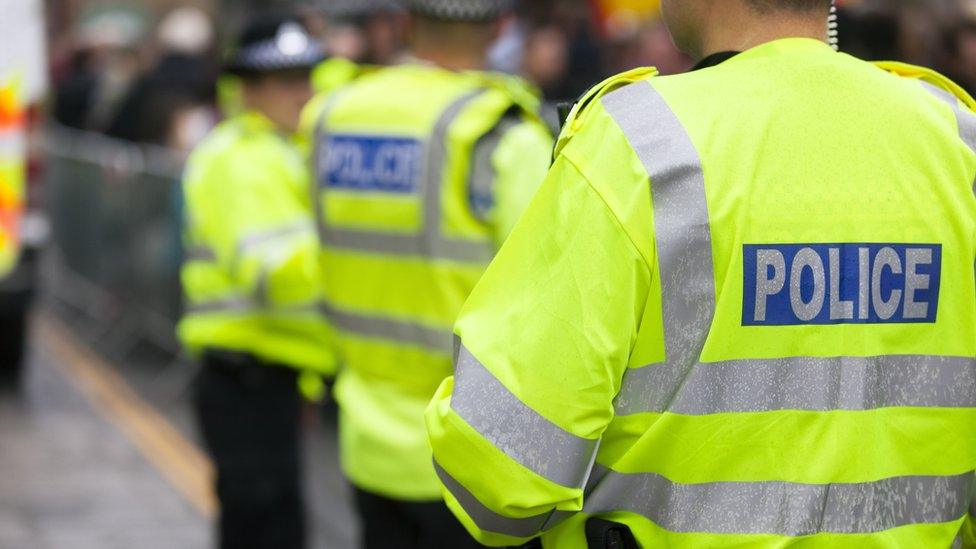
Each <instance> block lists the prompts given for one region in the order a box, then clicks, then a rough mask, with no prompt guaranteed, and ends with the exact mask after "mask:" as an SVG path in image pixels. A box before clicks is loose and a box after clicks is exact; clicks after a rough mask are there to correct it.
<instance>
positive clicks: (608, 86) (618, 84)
mask: <svg viewBox="0 0 976 549" xmlns="http://www.w3.org/2000/svg"><path fill="white" fill-rule="evenodd" d="M657 75H658V70H657V69H656V68H654V67H641V68H638V69H632V70H629V71H627V72H622V73H620V74H617V75H615V76H611V77H610V78H607V79H606V80H604V81H603V82H600V83H599V84H597V85H596V86H593V87H592V88H590V89H589V90H588V91H587V92H586V93H584V94H583V95H582V96H580V98H579V99H578V100H577V101H576V104H575V105H574V106H573V109H572V110H571V111H569V116H567V117H566V120H565V122H564V123H563V128H562V131H561V132H559V139H558V141H557V142H556V151H555V154H554V155H553V156H554V157H555V156H559V151H561V150H562V148H563V146H565V144H566V143H567V142H568V141H569V139H570V138H571V137H572V136H573V134H575V133H576V132H577V131H579V128H580V126H582V124H583V122H584V121H585V120H586V115H587V113H589V111H590V107H591V106H592V105H593V104H594V103H595V102H596V101H597V100H598V99H600V98H601V97H603V96H604V95H606V94H608V93H610V92H612V91H614V90H616V89H619V88H622V87H624V86H626V85H628V84H633V83H634V82H637V81H638V80H643V79H645V78H650V77H652V76H657Z"/></svg>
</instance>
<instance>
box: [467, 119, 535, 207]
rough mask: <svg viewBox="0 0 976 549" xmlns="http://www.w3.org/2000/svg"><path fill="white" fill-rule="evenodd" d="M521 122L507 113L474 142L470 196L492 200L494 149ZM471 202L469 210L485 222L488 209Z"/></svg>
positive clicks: (469, 180) (469, 178) (495, 149)
mask: <svg viewBox="0 0 976 549" xmlns="http://www.w3.org/2000/svg"><path fill="white" fill-rule="evenodd" d="M522 122H523V121H522V119H521V117H519V116H517V115H512V114H507V115H505V116H503V117H502V119H501V120H500V121H499V122H498V124H496V125H495V127H494V128H492V130H491V131H490V132H488V133H487V134H485V135H484V136H482V138H481V139H479V140H478V142H477V143H476V144H475V146H474V153H473V154H472V155H471V170H470V174H469V175H468V193H469V194H470V195H471V197H473V198H484V197H487V198H489V199H492V200H493V194H494V184H495V179H496V174H495V166H494V165H493V164H492V161H493V159H494V156H495V151H497V150H498V145H499V143H501V141H502V138H504V137H505V136H506V135H508V132H509V131H511V130H512V128H515V127H517V126H518V125H519V124H522ZM471 202H472V208H471V210H472V212H473V213H474V215H475V217H476V218H478V219H479V220H481V221H482V222H485V223H487V222H488V218H487V213H488V211H489V209H486V210H484V211H482V210H481V209H480V208H479V204H477V203H475V201H473V200H472V201H471Z"/></svg>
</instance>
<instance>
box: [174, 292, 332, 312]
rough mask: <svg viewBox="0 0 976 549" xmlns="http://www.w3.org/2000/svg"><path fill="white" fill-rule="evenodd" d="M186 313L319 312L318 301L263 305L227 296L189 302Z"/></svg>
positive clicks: (238, 297)
mask: <svg viewBox="0 0 976 549" xmlns="http://www.w3.org/2000/svg"><path fill="white" fill-rule="evenodd" d="M186 313H187V314H211V313H236V314H253V313H261V314H265V315H267V314H285V315H306V314H315V315H319V314H321V310H320V307H319V304H318V303H305V304H299V305H288V306H284V307H277V306H263V305H260V304H258V303H255V302H254V301H253V300H251V299H248V298H246V297H240V296H237V297H227V298H224V299H213V300H208V301H200V302H196V303H192V302H191V303H190V304H189V305H187V307H186Z"/></svg>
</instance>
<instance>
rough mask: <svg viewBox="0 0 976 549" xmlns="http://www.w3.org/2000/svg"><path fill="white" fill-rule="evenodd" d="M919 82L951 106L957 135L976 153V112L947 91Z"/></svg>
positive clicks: (974, 187)
mask: <svg viewBox="0 0 976 549" xmlns="http://www.w3.org/2000/svg"><path fill="white" fill-rule="evenodd" d="M919 82H920V83H921V84H922V86H923V87H924V88H925V89H927V90H928V91H929V93H931V94H932V95H934V96H936V97H938V98H939V99H941V100H942V101H945V102H946V103H947V104H948V105H949V106H950V107H952V112H953V113H955V115H956V122H957V124H958V126H959V137H960V138H962V140H963V141H965V142H966V144H967V145H969V148H970V150H972V151H973V153H976V113H973V112H972V111H970V110H969V109H966V108H964V107H962V106H961V105H960V103H959V99H958V98H956V96H955V95H953V94H951V93H949V92H948V91H946V90H944V89H942V88H940V87H938V86H934V85H932V84H929V83H928V82H925V81H923V80H919ZM973 191H974V192H976V181H974V182H973Z"/></svg>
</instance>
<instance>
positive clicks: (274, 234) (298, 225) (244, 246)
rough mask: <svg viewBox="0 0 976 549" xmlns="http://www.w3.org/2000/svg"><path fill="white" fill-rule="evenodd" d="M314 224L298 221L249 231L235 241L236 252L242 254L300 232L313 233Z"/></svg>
mask: <svg viewBox="0 0 976 549" xmlns="http://www.w3.org/2000/svg"><path fill="white" fill-rule="evenodd" d="M314 232H315V225H313V224H312V223H310V222H308V221H299V222H295V223H291V224H288V225H282V226H280V227H274V228H272V229H268V230H266V231H259V232H256V233H251V234H249V235H247V236H245V237H244V238H241V239H240V240H239V241H238V242H237V253H238V254H241V255H243V254H244V253H246V252H248V251H250V250H251V249H253V248H256V247H258V246H262V245H264V244H267V243H268V242H274V241H275V240H279V239H282V238H287V237H291V236H295V235H296V234H302V233H314Z"/></svg>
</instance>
